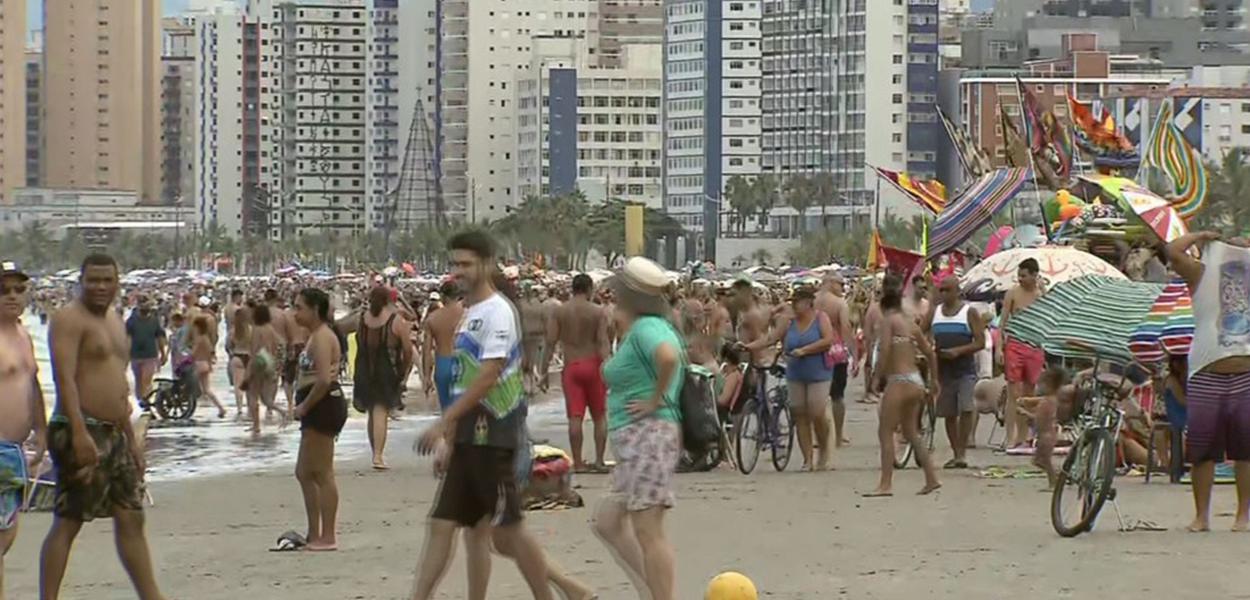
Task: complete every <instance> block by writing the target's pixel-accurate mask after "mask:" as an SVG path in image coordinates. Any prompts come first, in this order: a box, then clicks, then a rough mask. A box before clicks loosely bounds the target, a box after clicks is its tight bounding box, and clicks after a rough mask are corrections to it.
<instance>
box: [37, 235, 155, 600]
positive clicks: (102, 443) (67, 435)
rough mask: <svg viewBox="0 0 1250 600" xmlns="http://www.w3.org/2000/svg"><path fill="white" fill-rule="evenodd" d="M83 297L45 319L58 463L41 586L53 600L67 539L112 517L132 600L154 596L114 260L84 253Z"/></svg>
mask: <svg viewBox="0 0 1250 600" xmlns="http://www.w3.org/2000/svg"><path fill="white" fill-rule="evenodd" d="M80 274H81V278H80V281H81V283H80V285H81V287H82V292H81V296H80V297H79V299H78V300H77V301H75V302H72V303H70V304H68V305H67V306H66V307H65V308H62V309H61V310H60V311H57V313H56V314H55V315H53V316H52V322H51V324H50V325H49V337H50V338H51V343H50V346H51V348H52V373H53V376H54V377H55V380H56V396H57V398H56V410H55V411H53V413H52V419H51V422H50V423H49V424H48V450H49V453H50V455H51V456H52V462H53V463H54V464H55V465H56V470H57V482H56V505H55V509H54V517H53V520H52V528H51V529H50V530H49V531H48V537H47V539H45V540H44V543H43V553H42V554H41V556H40V563H39V575H40V581H39V589H40V598H41V599H43V600H56V598H58V597H60V593H61V580H62V579H64V577H65V565H66V563H67V561H68V560H69V552H70V549H71V547H72V546H73V544H74V538H76V537H77V536H78V532H79V531H80V530H81V529H82V525H83V523H84V522H86V521H90V520H92V519H95V518H97V517H111V518H112V519H113V532H114V537H115V538H116V542H117V554H118V556H119V557H120V558H121V561H122V565H123V566H124V567H125V568H126V573H128V574H129V575H130V581H131V583H132V584H133V585H134V588H135V592H136V594H137V595H138V597H139V599H140V600H161V599H163V598H164V596H162V595H161V592H160V590H159V589H158V588H157V586H156V578H155V575H154V573H153V570H152V558H151V556H150V555H149V553H148V542H147V539H146V537H145V534H144V531H143V528H144V516H143V472H144V468H145V463H144V457H143V448H142V444H141V443H140V441H139V440H138V439H136V437H135V432H134V429H133V428H132V427H131V423H130V411H131V404H130V402H129V401H128V399H127V396H128V394H129V390H128V386H127V384H126V361H127V358H128V352H129V343H128V342H127V341H126V330H125V328H124V327H123V325H122V321H121V318H120V317H118V316H117V314H116V313H115V312H114V311H111V310H109V306H110V305H111V304H112V303H113V301H114V300H115V299H116V298H117V289H118V273H117V263H116V262H115V261H114V260H113V258H112V257H110V256H107V255H104V254H92V255H90V256H88V257H87V258H86V259H85V260H83V263H82V271H81V273H80Z"/></svg>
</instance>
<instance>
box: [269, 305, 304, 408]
mask: <svg viewBox="0 0 1250 600" xmlns="http://www.w3.org/2000/svg"><path fill="white" fill-rule="evenodd" d="M282 313H283V314H282V325H281V335H282V337H283V339H285V340H286V358H285V359H284V360H283V362H282V390H283V392H284V393H285V394H286V401H287V406H294V402H295V379H296V377H297V376H298V375H299V355H300V353H301V352H303V351H304V346H306V345H307V344H308V329H306V328H304V326H303V325H300V324H299V323H298V322H297V321H296V320H295V304H294V303H292V304H291V308H289V309H287V310H284V311H282ZM275 328H276V327H275Z"/></svg>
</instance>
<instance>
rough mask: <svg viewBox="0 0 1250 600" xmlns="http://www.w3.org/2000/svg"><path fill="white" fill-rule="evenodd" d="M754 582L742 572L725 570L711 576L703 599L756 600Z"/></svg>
mask: <svg viewBox="0 0 1250 600" xmlns="http://www.w3.org/2000/svg"><path fill="white" fill-rule="evenodd" d="M758 598H759V595H758V593H757V592H756V591H755V584H754V583H751V580H750V579H747V576H746V575H743V574H742V573H735V572H733V571H727V572H725V573H721V574H720V575H717V576H716V577H713V578H712V581H710V582H708V584H707V591H706V592H704V594H703V600H757V599H758Z"/></svg>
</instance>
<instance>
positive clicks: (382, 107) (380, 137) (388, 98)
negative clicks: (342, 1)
mask: <svg viewBox="0 0 1250 600" xmlns="http://www.w3.org/2000/svg"><path fill="white" fill-rule="evenodd" d="M368 10H369V17H368V23H369V28H368V42H367V51H368V59H367V60H366V62H365V81H366V85H367V91H368V93H367V95H366V97H365V105H366V109H365V123H366V128H365V147H366V151H367V154H368V176H367V179H366V181H365V197H366V198H367V204H366V205H365V223H366V226H367V227H368V228H370V229H374V228H385V227H388V226H392V225H393V220H394V215H395V212H394V207H393V206H392V205H393V202H394V196H393V195H392V194H391V192H393V191H394V190H395V187H396V185H398V184H399V167H400V162H399V161H400V159H401V153H402V152H403V147H402V144H403V137H402V136H401V135H400V133H401V131H400V129H399V115H400V112H401V111H402V110H403V109H402V108H401V106H400V103H399V98H400V96H399V83H400V82H399V37H400V27H399V0H370V1H369V8H368ZM412 35H417V36H420V35H422V34H421V32H420V31H414V32H412ZM408 110H411V108H409V109H408Z"/></svg>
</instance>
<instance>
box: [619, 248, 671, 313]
mask: <svg viewBox="0 0 1250 600" xmlns="http://www.w3.org/2000/svg"><path fill="white" fill-rule="evenodd" d="M613 283H614V285H613V292H615V294H616V299H617V303H618V304H620V305H621V306H622V307H624V308H626V309H628V310H630V311H632V312H635V313H637V314H640V315H658V316H668V313H669V311H670V310H671V309H670V307H669V304H668V299H667V293H668V286H669V279H668V274H667V273H665V272H664V269H663V268H662V267H660V265H658V264H656V263H655V261H652V260H649V259H646V258H643V257H641V256H635V257H633V258H631V259H629V260H628V261H626V262H625V266H624V267H622V268H621V271H620V272H619V273H617V276H616V277H615V278H614V279H613Z"/></svg>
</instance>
